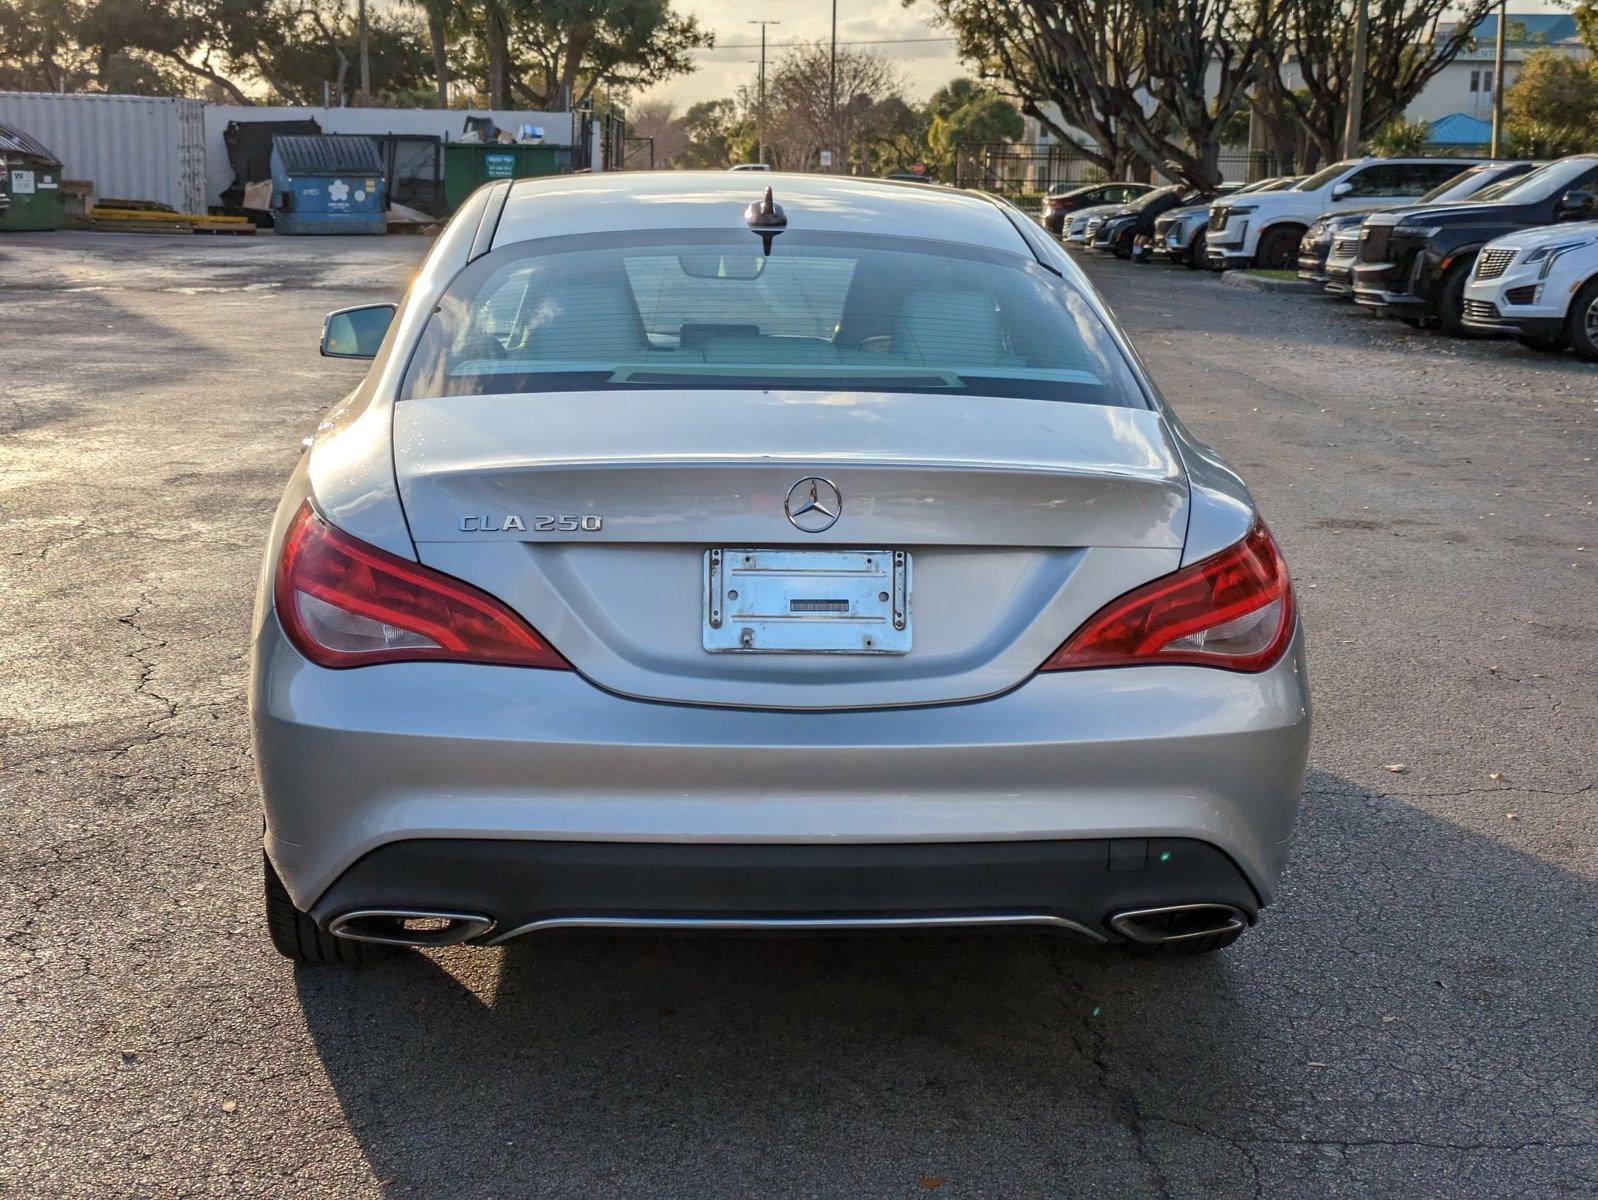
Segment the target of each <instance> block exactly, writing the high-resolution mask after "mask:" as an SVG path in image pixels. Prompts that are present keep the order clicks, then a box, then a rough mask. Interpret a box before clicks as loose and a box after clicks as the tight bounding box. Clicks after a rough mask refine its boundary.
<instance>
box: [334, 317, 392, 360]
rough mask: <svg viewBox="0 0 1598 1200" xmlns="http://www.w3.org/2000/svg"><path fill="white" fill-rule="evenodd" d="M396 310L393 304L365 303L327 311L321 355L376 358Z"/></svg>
mask: <svg viewBox="0 0 1598 1200" xmlns="http://www.w3.org/2000/svg"><path fill="white" fill-rule="evenodd" d="M394 309H395V306H394V305H392V304H363V305H361V306H360V307H359V308H341V309H339V310H338V311H337V312H332V313H328V314H327V317H326V319H325V320H324V321H323V322H322V357H323V358H376V357H377V348H378V347H379V346H381V345H382V344H383V339H384V337H386V336H387V335H388V327H389V325H390V324H392V323H393V320H394Z"/></svg>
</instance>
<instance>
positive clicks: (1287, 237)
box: [1254, 226, 1304, 271]
mask: <svg viewBox="0 0 1598 1200" xmlns="http://www.w3.org/2000/svg"><path fill="white" fill-rule="evenodd" d="M1303 238H1304V231H1303V230H1302V229H1297V228H1294V227H1292V226H1289V227H1288V228H1286V229H1273V230H1271V231H1270V232H1269V233H1267V234H1266V235H1265V236H1264V237H1262V238H1260V245H1259V249H1258V250H1257V251H1255V253H1254V265H1255V266H1256V267H1258V268H1259V269H1260V270H1262V271H1286V270H1288V269H1290V268H1291V267H1293V266H1295V265H1296V264H1297V262H1298V244H1299V242H1300V241H1302V240H1303Z"/></svg>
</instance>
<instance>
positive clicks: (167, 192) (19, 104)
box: [0, 92, 205, 213]
mask: <svg viewBox="0 0 1598 1200" xmlns="http://www.w3.org/2000/svg"><path fill="white" fill-rule="evenodd" d="M0 124H5V125H11V126H14V127H15V128H17V129H20V130H22V132H24V133H27V134H29V135H31V136H32V137H34V138H36V139H37V140H38V141H40V142H43V143H44V144H45V145H46V146H47V147H49V149H50V152H51V153H53V154H54V155H55V156H56V157H57V158H59V159H60V160H61V165H62V173H63V175H64V176H65V177H66V178H67V179H86V180H88V181H89V182H90V183H92V184H93V185H94V198H95V200H97V201H98V200H100V199H101V198H102V197H107V196H109V197H112V198H115V199H118V200H153V201H155V202H156V203H158V204H170V205H171V206H172V207H173V208H175V209H177V210H178V211H180V212H193V213H203V212H204V211H205V105H204V104H203V103H202V102H200V101H198V100H179V99H172V98H168V97H158V96H102V95H92V94H80V93H70V94H65V95H58V94H56V93H54V92H0Z"/></svg>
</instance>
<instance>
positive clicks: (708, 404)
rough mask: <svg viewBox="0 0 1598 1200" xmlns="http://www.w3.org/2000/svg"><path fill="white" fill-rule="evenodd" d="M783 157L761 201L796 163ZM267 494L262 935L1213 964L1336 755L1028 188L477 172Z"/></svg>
mask: <svg viewBox="0 0 1598 1200" xmlns="http://www.w3.org/2000/svg"><path fill="white" fill-rule="evenodd" d="M768 185H769V186H768ZM323 352H324V353H327V354H330V355H343V356H349V357H356V358H370V359H371V360H372V365H371V369H370V371H369V373H368V374H367V376H366V378H365V380H364V381H363V382H362V383H361V385H360V386H359V387H358V388H357V389H356V390H355V391H354V392H352V393H351V394H350V395H349V396H347V397H346V398H345V399H344V400H343V401H342V402H341V403H339V404H338V405H337V406H335V407H334V408H333V410H332V411H331V412H330V413H329V415H328V416H327V418H326V420H325V421H324V422H323V423H322V425H321V427H320V428H319V429H318V431H317V433H316V436H315V438H314V439H312V442H311V445H310V448H309V449H308V451H307V452H306V453H305V455H304V456H303V457H302V459H301V461H300V463H299V465H298V467H297V468H296V470H295V472H294V474H293V477H292V478H291V480H290V482H289V486H288V490H287V493H286V494H285V496H284V498H283V502H282V504H281V506H280V507H279V509H278V512H277V517H276V520H275V523H274V526H273V529H272V533H271V540H270V543H269V548H268V551H267V556H266V566H265V570H264V572H263V575H262V580H261V586H260V592H259V598H258V603H257V606H256V614H255V620H254V628H253V638H254V647H253V651H254V652H253V658H252V683H251V715H252V721H253V728H254V737H255V750H256V758H257V762H258V765H259V770H260V778H261V787H262V792H263V794H264V798H265V809H266V839H265V841H266V846H265V848H266V900H267V914H268V924H269V928H270V931H271V935H272V938H273V941H274V943H275V944H276V946H277V947H278V949H279V950H281V951H282V952H283V953H284V954H286V955H288V956H289V957H291V958H296V959H300V960H303V961H339V962H353V961H358V960H360V959H362V958H365V957H368V956H370V955H373V954H377V953H381V952H383V951H384V950H385V949H386V948H387V947H389V946H393V945H421V946H433V945H443V944H447V943H453V942H473V943H478V944H496V943H499V942H502V941H505V940H506V939H509V938H516V937H520V936H524V935H529V934H532V933H535V932H543V931H551V930H570V929H603V930H616V929H632V930H668V929H669V930H683V929H686V930H704V931H716V930H746V931H747V930H753V931H788V930H814V931H830V930H866V929H886V930H908V929H916V930H920V929H938V928H972V927H1014V926H1035V927H1038V928H1040V929H1044V930H1052V931H1055V932H1060V933H1066V934H1070V935H1074V936H1075V937H1077V938H1080V939H1085V940H1087V941H1089V942H1096V943H1116V944H1126V945H1129V946H1132V947H1135V948H1140V949H1144V950H1149V951H1169V952H1187V951H1205V950H1212V949H1216V948H1218V947H1220V946H1224V945H1227V944H1228V943H1230V942H1231V941H1232V940H1233V939H1235V938H1236V937H1237V935H1238V934H1239V933H1240V932H1241V931H1242V930H1243V929H1244V928H1246V927H1247V926H1249V925H1250V924H1252V923H1253V922H1254V921H1255V919H1256V917H1257V916H1258V913H1259V911H1260V909H1261V907H1262V906H1263V905H1264V904H1265V903H1266V902H1267V901H1269V900H1270V899H1271V897H1272V894H1273V892H1274V890H1275V888H1276V884H1277V878H1278V875H1279V873H1280V871H1281V868H1282V861H1283V858H1284V855H1285V852H1286V846H1287V840H1288V835H1289V831H1290V829H1291V827H1292V824H1293V818H1294V813H1295V810H1296V806H1297V801H1298V793H1299V788H1300V784H1301V779H1302V775H1303V771H1304V764H1305V754H1306V749H1307V743H1308V738H1309V704H1308V692H1307V687H1306V681H1305V674H1304V657H1303V642H1302V636H1301V634H1300V631H1299V621H1298V616H1297V612H1296V610H1295V607H1294V601H1293V591H1292V587H1291V585H1290V583H1289V581H1288V575H1287V569H1286V566H1285V565H1284V563H1283V561H1282V557H1281V555H1280V553H1279V552H1278V550H1277V547H1276V544H1275V542H1274V541H1273V540H1272V538H1271V535H1270V533H1269V532H1268V531H1267V529H1266V527H1265V525H1264V523H1263V522H1262V521H1261V519H1260V516H1259V514H1258V512H1257V511H1256V510H1255V507H1254V504H1253V502H1252V501H1251V499H1250V497H1249V493H1248V491H1247V490H1246V489H1245V487H1244V486H1243V484H1242V482H1241V481H1240V480H1239V479H1238V477H1237V476H1236V475H1235V474H1234V473H1233V472H1232V470H1231V469H1230V468H1229V467H1227V466H1226V465H1225V463H1223V462H1222V461H1221V460H1220V459H1219V458H1218V457H1217V456H1216V455H1215V453H1214V452H1213V451H1211V450H1209V449H1207V448H1206V447H1205V446H1203V445H1202V444H1200V443H1199V442H1198V441H1196V440H1195V439H1194V437H1193V436H1192V435H1191V434H1189V433H1188V432H1187V431H1186V430H1185V429H1184V428H1183V426H1182V424H1181V422H1180V421H1179V420H1178V419H1177V417H1176V416H1175V415H1174V414H1173V413H1172V412H1171V410H1170V409H1169V408H1168V407H1167V405H1166V404H1165V402H1164V401H1163V400H1162V399H1161V398H1160V395H1159V393H1158V392H1157V391H1156V389H1155V387H1154V385H1153V383H1152V382H1151V381H1150V380H1149V378H1148V376H1147V374H1146V373H1145V371H1144V369H1143V366H1142V365H1141V364H1140V362H1139V360H1138V358H1137V356H1136V354H1135V353H1134V352H1133V350H1132V348H1131V346H1130V345H1129V344H1128V343H1127V340H1126V338H1125V336H1124V335H1123V334H1122V333H1121V331H1120V330H1119V329H1118V328H1117V326H1116V323H1115V321H1114V319H1113V318H1112V317H1111V316H1110V314H1109V313H1108V311H1106V309H1105V307H1104V305H1103V303H1102V302H1101V300H1100V299H1099V297H1098V296H1097V295H1096V293H1095V292H1094V290H1093V288H1092V287H1091V286H1090V285H1089V284H1088V282H1087V281H1086V280H1085V278H1084V277H1083V275H1082V274H1081V272H1080V271H1079V270H1078V268H1077V267H1076V266H1075V265H1074V264H1073V263H1072V262H1071V261H1070V259H1069V258H1068V257H1067V256H1066V255H1065V253H1064V252H1063V251H1062V250H1060V248H1059V247H1058V246H1057V244H1056V243H1055V242H1054V240H1053V239H1052V238H1050V237H1048V236H1047V235H1046V234H1045V233H1044V232H1043V230H1041V229H1040V228H1039V227H1038V226H1037V225H1036V224H1034V223H1033V222H1032V221H1030V220H1029V219H1028V218H1027V217H1025V216H1023V215H1022V214H1021V212H1020V211H1019V210H1017V209H1015V208H1012V207H1010V206H1009V205H1007V204H1005V203H1003V202H1002V201H998V200H995V199H993V198H991V197H988V196H983V195H977V194H972V193H963V192H958V191H954V190H951V189H944V188H927V187H921V186H915V185H910V184H903V185H900V184H894V183H885V182H880V181H868V180H856V179H849V178H842V177H822V176H809V175H789V174H781V173H773V174H769V175H764V176H763V177H761V178H758V179H751V178H749V176H747V175H739V174H728V173H724V172H714V173H711V172H707V173H686V172H683V173H679V172H659V173H654V174H643V173H639V174H613V175H578V176H567V177H558V178H552V179H541V180H525V181H517V182H514V183H512V182H509V181H504V182H497V183H494V184H491V185H488V186H486V187H485V188H483V189H482V190H480V191H478V192H477V193H475V194H474V195H473V196H472V197H471V199H470V200H469V201H468V202H467V203H466V204H465V205H464V206H463V207H462V208H461V210H460V211H459V212H458V213H457V214H456V216H455V217H454V219H453V220H452V221H451V222H450V223H449V225H448V227H447V228H446V229H445V231H444V233H443V234H442V236H441V237H440V238H439V239H438V242H437V244H436V245H435V247H434V248H433V250H432V252H431V254H430V255H429V256H428V258H427V260H426V263H425V265H424V266H423V268H422V270H421V273H420V274H419V275H418V277H417V278H416V280H415V281H414V282H413V283H412V285H411V287H410V288H409V290H408V292H407V293H406V295H405V297H404V300H403V302H402V303H401V304H399V305H398V307H397V308H395V307H393V306H379V307H367V308H360V309H350V310H345V311H343V312H340V313H335V314H333V315H332V316H330V317H329V318H328V321H327V325H326V329H325V335H324V340H323Z"/></svg>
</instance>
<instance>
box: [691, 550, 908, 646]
mask: <svg viewBox="0 0 1598 1200" xmlns="http://www.w3.org/2000/svg"><path fill="white" fill-rule="evenodd" d="M703 625H704V647H705V649H706V650H707V651H709V652H710V653H712V654H908V653H909V652H910V643H911V627H910V555H909V554H907V553H906V552H905V551H903V550H757V549H713V550H707V551H705V607H704V622H703Z"/></svg>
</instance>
